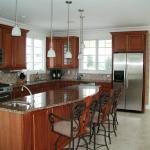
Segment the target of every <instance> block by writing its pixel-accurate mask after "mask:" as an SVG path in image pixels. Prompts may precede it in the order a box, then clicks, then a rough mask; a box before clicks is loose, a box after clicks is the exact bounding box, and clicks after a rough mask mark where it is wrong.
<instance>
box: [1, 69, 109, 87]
mask: <svg viewBox="0 0 150 150" xmlns="http://www.w3.org/2000/svg"><path fill="white" fill-rule="evenodd" d="M62 72H63V76H62V79H67V80H69V79H70V80H72V79H77V75H81V74H78V69H63V70H62ZM20 73H21V71H18V72H3V71H0V82H2V83H9V84H10V83H12V84H14V83H17V82H18V79H19V75H20ZM82 75H83V76H82V77H81V78H82V79H83V80H106V81H111V75H110V74H103V75H102V74H82ZM49 79H50V75H49V71H47V72H46V73H34V74H30V75H29V76H28V80H29V81H37V80H49ZM26 80H27V77H26Z"/></svg>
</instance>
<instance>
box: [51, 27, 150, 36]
mask: <svg viewBox="0 0 150 150" xmlns="http://www.w3.org/2000/svg"><path fill="white" fill-rule="evenodd" d="M142 30H150V26H136V27H117V28H87V29H84V33H93V32H117V31H118V32H119V31H120V32H121V31H142ZM65 32H66V31H63V30H60V31H54V33H55V34H64V33H65ZM79 32H80V31H79V29H78V30H71V31H70V34H79Z"/></svg>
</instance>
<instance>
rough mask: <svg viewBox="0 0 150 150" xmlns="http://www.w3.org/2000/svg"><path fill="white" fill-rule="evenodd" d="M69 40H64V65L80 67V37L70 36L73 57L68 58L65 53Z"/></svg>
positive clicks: (66, 66) (65, 66)
mask: <svg viewBox="0 0 150 150" xmlns="http://www.w3.org/2000/svg"><path fill="white" fill-rule="evenodd" d="M67 45H68V40H67V38H64V40H63V47H62V48H63V67H64V68H77V67H78V53H79V38H78V37H70V51H71V53H72V58H71V59H66V58H65V57H64V56H65V53H66V52H67Z"/></svg>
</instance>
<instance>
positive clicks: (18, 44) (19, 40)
mask: <svg viewBox="0 0 150 150" xmlns="http://www.w3.org/2000/svg"><path fill="white" fill-rule="evenodd" d="M12 43H13V44H12V56H13V57H12V59H13V60H12V66H13V68H14V69H26V32H22V35H21V37H13V38H12Z"/></svg>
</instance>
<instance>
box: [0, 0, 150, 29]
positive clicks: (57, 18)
mask: <svg viewBox="0 0 150 150" xmlns="http://www.w3.org/2000/svg"><path fill="white" fill-rule="evenodd" d="M18 3H19V4H18V21H19V22H20V23H23V24H27V25H31V26H33V27H36V28H40V29H43V30H47V31H49V30H50V0H18ZM149 7H150V0H72V5H71V6H70V18H71V19H70V20H71V23H70V26H71V29H78V28H79V22H80V20H79V12H78V9H79V8H83V9H84V10H85V13H84V14H85V19H84V28H86V29H89V28H90V29H93V28H100V29H101V28H118V27H137V26H150V8H149ZM14 16H15V0H0V17H2V18H5V19H9V20H14ZM23 16H25V17H23ZM53 21H54V22H53V28H54V30H66V28H67V5H66V3H65V0H54V20H53Z"/></svg>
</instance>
